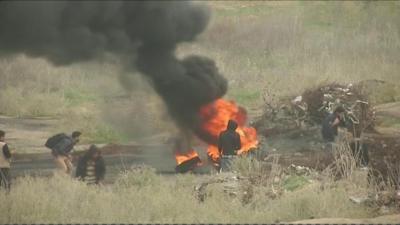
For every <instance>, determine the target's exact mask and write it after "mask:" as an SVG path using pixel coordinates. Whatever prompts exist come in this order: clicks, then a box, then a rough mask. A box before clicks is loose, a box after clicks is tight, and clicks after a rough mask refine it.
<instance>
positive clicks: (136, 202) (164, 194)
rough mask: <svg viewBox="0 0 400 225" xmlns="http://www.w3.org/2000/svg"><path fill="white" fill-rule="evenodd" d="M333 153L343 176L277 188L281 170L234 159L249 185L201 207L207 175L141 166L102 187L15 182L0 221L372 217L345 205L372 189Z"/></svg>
mask: <svg viewBox="0 0 400 225" xmlns="http://www.w3.org/2000/svg"><path fill="white" fill-rule="evenodd" d="M338 153H339V155H338V157H336V160H337V161H336V163H334V164H333V165H334V167H332V168H333V169H334V168H337V169H339V170H340V171H341V172H343V175H346V176H345V177H343V179H341V180H335V179H334V174H333V173H332V172H331V171H332V170H329V169H328V170H326V171H325V172H323V173H321V174H317V173H313V174H309V175H304V176H300V175H299V176H295V175H291V176H289V177H288V178H286V179H284V181H283V182H279V181H276V177H277V176H281V177H284V176H282V175H283V173H282V170H281V169H273V170H269V172H266V170H265V165H266V164H265V163H264V162H261V161H258V160H255V159H252V158H245V157H243V158H240V159H238V161H237V162H235V168H236V170H237V172H238V175H239V176H241V177H247V178H250V179H249V180H248V181H244V180H243V179H242V181H240V180H239V185H240V188H239V190H240V191H239V193H237V194H236V195H234V196H232V195H230V194H228V193H226V192H225V191H223V189H221V187H223V185H219V186H215V187H214V188H209V189H207V191H206V197H205V198H204V200H203V201H200V200H199V199H198V198H197V197H196V189H195V188H194V187H195V186H196V185H198V184H199V183H200V182H201V180H204V179H206V178H207V177H208V175H204V176H202V177H199V176H195V175H191V174H186V175H171V176H161V175H157V174H156V173H155V171H154V170H153V169H151V168H148V167H145V166H141V167H136V168H132V169H130V170H127V171H125V172H123V173H121V174H120V175H119V176H118V178H117V180H116V182H115V183H114V184H107V185H105V186H104V185H102V186H87V185H85V184H84V183H83V182H79V181H77V180H74V179H71V178H69V177H66V176H65V175H61V174H55V175H54V176H53V177H47V178H45V177H21V178H18V179H17V180H16V182H15V183H14V184H13V186H12V191H11V192H9V193H6V192H5V191H4V190H3V191H0V201H1V202H2V204H1V205H0V210H1V211H2V212H4V214H2V215H4V216H0V223H27V222H31V221H35V222H36V223H275V222H289V221H296V220H304V219H309V218H331V217H339V218H369V217H373V216H374V215H375V216H376V215H377V213H376V212H377V211H376V210H375V207H374V206H373V205H370V206H368V205H357V204H355V203H353V202H351V201H350V200H349V198H348V197H349V195H350V194H360V193H363V194H365V193H375V192H374V191H375V189H374V186H373V185H368V184H367V176H366V174H365V173H364V175H362V174H360V173H359V171H357V170H355V168H354V167H353V166H352V165H353V164H354V161H352V160H349V158H348V155H342V154H341V152H340V151H339V152H338ZM273 167H275V168H277V167H279V165H273ZM343 169H345V170H346V171H344V170H343ZM249 172H251V173H249ZM255 177H257V179H251V178H255ZM249 181H250V183H249ZM61 193H62V194H61ZM248 193H251V194H250V195H249V194H248Z"/></svg>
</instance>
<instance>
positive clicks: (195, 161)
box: [175, 149, 201, 173]
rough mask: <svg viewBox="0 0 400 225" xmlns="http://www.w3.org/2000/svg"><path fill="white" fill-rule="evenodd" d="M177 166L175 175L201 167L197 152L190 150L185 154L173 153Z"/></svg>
mask: <svg viewBox="0 0 400 225" xmlns="http://www.w3.org/2000/svg"><path fill="white" fill-rule="evenodd" d="M175 159H176V163H177V166H176V167H175V171H176V172H177V173H186V172H188V171H191V170H193V169H194V168H196V167H197V166H200V165H201V160H200V157H199V155H198V154H197V152H195V151H194V150H192V149H191V150H190V151H189V152H187V153H183V154H182V153H178V152H176V153H175Z"/></svg>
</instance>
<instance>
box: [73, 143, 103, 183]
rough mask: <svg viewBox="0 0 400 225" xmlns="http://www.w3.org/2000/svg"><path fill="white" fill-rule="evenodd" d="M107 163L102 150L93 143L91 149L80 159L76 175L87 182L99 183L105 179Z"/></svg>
mask: <svg viewBox="0 0 400 225" xmlns="http://www.w3.org/2000/svg"><path fill="white" fill-rule="evenodd" d="M105 173H106V165H105V163H104V159H103V157H102V156H101V152H100V150H99V149H98V148H97V147H96V146H95V145H91V146H90V148H89V150H88V151H87V152H86V153H85V155H84V156H82V157H81V158H80V159H79V161H78V166H77V168H76V177H77V178H79V179H80V180H82V181H84V182H85V183H86V184H88V185H91V184H99V183H101V181H102V180H103V179H104V175H105Z"/></svg>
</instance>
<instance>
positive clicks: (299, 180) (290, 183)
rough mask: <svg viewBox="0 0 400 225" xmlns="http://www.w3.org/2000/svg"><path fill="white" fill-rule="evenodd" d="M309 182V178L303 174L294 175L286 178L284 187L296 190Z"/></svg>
mask: <svg viewBox="0 0 400 225" xmlns="http://www.w3.org/2000/svg"><path fill="white" fill-rule="evenodd" d="M308 183H309V181H308V180H307V178H305V177H303V176H297V175H292V176H289V177H288V178H286V179H285V181H284V182H283V188H285V189H286V190H288V191H294V190H296V189H299V188H302V187H304V186H305V185H306V184H308Z"/></svg>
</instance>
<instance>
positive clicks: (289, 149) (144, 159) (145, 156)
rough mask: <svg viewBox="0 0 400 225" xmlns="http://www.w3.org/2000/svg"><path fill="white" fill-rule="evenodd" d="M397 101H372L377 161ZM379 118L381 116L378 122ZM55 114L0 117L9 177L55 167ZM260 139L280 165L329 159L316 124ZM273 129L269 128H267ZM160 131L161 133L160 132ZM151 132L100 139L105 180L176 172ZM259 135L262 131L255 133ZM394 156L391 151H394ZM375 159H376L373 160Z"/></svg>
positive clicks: (395, 133)
mask: <svg viewBox="0 0 400 225" xmlns="http://www.w3.org/2000/svg"><path fill="white" fill-rule="evenodd" d="M399 112H400V103H389V104H385V105H380V106H378V107H376V113H377V117H378V121H381V122H380V123H378V127H377V131H378V133H374V134H367V136H368V139H369V141H370V143H371V144H372V148H371V151H370V155H371V157H370V158H372V159H376V160H375V164H378V165H377V166H376V167H383V164H382V163H381V162H383V161H384V160H387V158H388V157H385V156H388V155H389V156H396V157H397V155H399V154H400V153H399V152H400V149H399V145H400V144H399V140H400V138H399V137H400V126H398V125H399V124H400V113H399ZM382 121H383V122H382ZM56 123H57V120H54V119H47V118H41V119H15V118H8V117H0V129H3V130H5V131H6V132H7V142H8V143H9V144H10V146H11V148H12V149H13V150H14V162H13V169H12V175H13V177H18V176H22V175H24V174H29V175H40V176H49V175H51V174H52V172H53V171H54V167H55V166H54V163H53V159H52V156H51V154H50V152H49V150H48V149H46V148H45V147H43V143H44V142H45V140H46V139H47V137H49V136H50V135H51V134H53V133H54V132H53V131H54V127H55V124H56ZM274 132H275V134H274V135H267V138H266V139H265V141H262V146H261V149H262V150H263V152H265V153H266V154H267V155H274V154H276V155H280V161H279V162H280V163H281V164H282V165H283V166H287V165H290V164H295V165H303V166H308V167H313V168H325V167H326V165H327V164H328V163H329V162H330V160H331V159H330V158H329V156H327V155H326V152H324V151H321V148H322V145H321V142H320V139H321V138H320V136H319V127H314V128H309V129H306V130H304V129H303V130H296V129H294V130H285V131H283V130H282V131H280V132H279V131H278V132H277V131H274ZM271 133H272V132H271ZM158 136H159V135H158ZM158 136H157V135H155V138H154V140H152V141H151V143H156V144H153V145H150V144H146V143H131V144H127V145H99V146H100V147H102V152H103V156H104V158H105V161H106V164H107V169H108V170H107V171H108V172H107V176H106V180H107V181H108V182H112V181H113V180H114V179H115V177H116V175H117V174H118V173H119V172H121V171H123V170H125V169H129V168H130V167H132V166H137V165H143V164H145V165H147V166H150V167H153V168H155V169H156V171H157V172H158V173H160V174H175V166H176V164H175V159H174V156H173V152H172V146H171V144H170V143H168V142H166V141H165V140H164V139H163V138H158ZM259 136H264V134H262V133H259ZM87 147H88V145H82V146H77V148H76V149H77V150H78V151H77V152H76V153H75V160H74V164H75V165H76V159H77V157H78V156H79V154H81V152H82V150H84V149H86V148H87ZM195 149H196V150H197V152H198V153H199V154H200V158H201V160H202V161H203V163H204V164H205V165H204V166H202V167H201V168H198V169H197V170H196V171H195V172H197V173H200V174H201V173H209V172H210V171H212V168H211V166H209V165H208V162H207V157H206V155H205V146H198V147H196V148H195ZM392 158H393V157H392ZM372 163H374V161H373V162H372Z"/></svg>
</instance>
